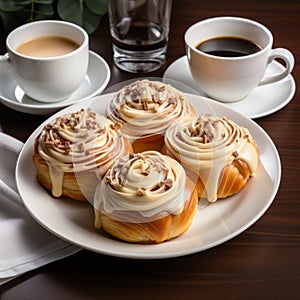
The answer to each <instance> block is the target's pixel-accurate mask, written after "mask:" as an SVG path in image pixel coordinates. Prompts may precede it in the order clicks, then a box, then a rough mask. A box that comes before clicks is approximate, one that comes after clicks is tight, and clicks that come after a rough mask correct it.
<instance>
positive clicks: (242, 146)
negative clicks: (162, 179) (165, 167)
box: [163, 115, 260, 202]
mask: <svg viewBox="0 0 300 300" xmlns="http://www.w3.org/2000/svg"><path fill="white" fill-rule="evenodd" d="M163 153H165V154H168V155H170V156H171V157H173V158H176V160H178V161H180V162H181V164H182V165H183V167H184V168H185V170H186V172H187V174H188V176H189V177H190V178H194V179H195V180H194V181H195V182H196V188H197V192H198V197H205V198H207V199H208V201H210V202H214V201H216V200H217V199H218V198H225V197H227V196H230V195H233V194H235V193H237V192H239V191H240V190H241V189H242V188H243V187H244V186H245V185H246V183H247V181H248V180H249V178H250V177H252V176H254V174H255V171H256V169H257V166H258V164H259V156H260V155H259V151H258V147H257V144H256V142H255V141H254V139H253V138H252V136H251V134H250V133H249V130H248V129H246V128H244V127H243V126H239V125H237V124H236V123H234V122H233V121H231V120H228V119H227V118H218V117H213V116H211V115H200V116H199V117H198V118H194V119H193V120H190V121H187V122H185V123H184V124H179V123H177V124H176V123H174V124H173V125H171V126H170V127H169V128H168V130H167V132H166V136H165V147H164V150H163Z"/></svg>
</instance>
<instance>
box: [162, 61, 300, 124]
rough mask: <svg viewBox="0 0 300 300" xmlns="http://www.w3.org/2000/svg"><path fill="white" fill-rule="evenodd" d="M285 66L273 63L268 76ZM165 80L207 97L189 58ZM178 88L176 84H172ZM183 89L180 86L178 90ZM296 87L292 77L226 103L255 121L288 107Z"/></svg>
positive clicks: (175, 64)
mask: <svg viewBox="0 0 300 300" xmlns="http://www.w3.org/2000/svg"><path fill="white" fill-rule="evenodd" d="M282 69H283V66H282V65H281V64H280V63H278V62H276V61H273V62H272V63H271V64H270V65H269V66H268V68H267V71H266V75H267V76H268V75H271V74H276V73H279V72H280V71H282ZM163 77H164V79H171V80H172V81H173V80H174V81H178V82H179V83H184V84H185V85H187V86H188V87H190V88H192V89H193V90H195V92H196V93H198V94H200V95H202V96H205V93H204V92H203V91H202V90H201V89H200V88H199V87H198V85H197V83H196V82H195V81H194V79H193V78H192V75H191V73H190V70H189V67H188V61H187V57H186V56H183V57H181V58H179V59H177V60H176V61H175V62H173V63H172V64H171V65H170V66H169V67H168V68H167V70H166V71H165V73H164V76H163ZM172 85H175V86H176V82H175V83H174V82H172ZM180 87H182V85H180V84H179V86H178V88H180ZM295 90H296V86H295V81H294V78H293V77H292V75H289V76H288V77H287V78H285V79H283V80H281V81H279V82H276V83H273V84H269V85H265V86H261V87H257V88H256V89H255V90H254V91H252V92H251V93H250V94H249V95H248V96H247V97H246V98H245V99H243V100H241V101H237V102H233V103H225V104H226V105H228V106H229V107H231V108H232V109H234V110H236V111H238V112H240V113H242V114H244V115H246V116H247V117H249V118H252V119H255V118H259V117H263V116H266V115H270V114H272V113H274V112H276V111H278V110H280V109H281V108H283V107H284V106H285V105H287V104H288V103H289V102H290V101H291V100H292V98H293V96H294V94H295Z"/></svg>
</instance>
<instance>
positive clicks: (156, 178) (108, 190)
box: [94, 151, 186, 223]
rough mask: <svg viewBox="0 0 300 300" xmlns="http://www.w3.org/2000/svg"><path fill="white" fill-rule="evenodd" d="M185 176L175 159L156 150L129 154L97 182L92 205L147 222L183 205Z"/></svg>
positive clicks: (116, 216)
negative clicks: (100, 181) (99, 182)
mask: <svg viewBox="0 0 300 300" xmlns="http://www.w3.org/2000/svg"><path fill="white" fill-rule="evenodd" d="M185 184H186V175H185V171H184V169H183V168H182V166H181V165H180V164H179V163H178V162H177V161H175V160H174V159H172V158H170V157H167V156H165V155H162V154H161V153H159V152H156V151H145V152H142V153H137V154H129V155H127V156H125V157H124V158H122V159H121V160H120V161H119V162H117V163H115V164H114V165H113V166H112V168H110V169H109V170H108V171H107V173H106V175H105V177H104V180H103V181H102V183H101V184H99V185H98V187H97V189H96V192H95V198H94V206H95V208H96V209H97V210H98V211H100V212H102V213H104V214H106V215H109V216H110V217H112V218H114V219H117V220H121V221H128V222H138V223H140V222H146V221H149V220H153V219H154V218H161V217H163V216H165V215H166V214H175V215H177V214H180V213H181V212H182V210H183V208H184V202H185V199H186V195H185V188H184V187H185Z"/></svg>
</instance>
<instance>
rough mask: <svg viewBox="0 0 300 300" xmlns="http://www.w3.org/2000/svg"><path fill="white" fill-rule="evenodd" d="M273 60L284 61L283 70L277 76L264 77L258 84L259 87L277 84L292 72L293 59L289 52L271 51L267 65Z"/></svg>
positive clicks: (282, 50)
mask: <svg viewBox="0 0 300 300" xmlns="http://www.w3.org/2000/svg"><path fill="white" fill-rule="evenodd" d="M275 59H282V60H283V61H284V63H285V68H284V70H283V71H282V72H281V73H279V74H276V75H273V76H266V77H264V78H263V79H262V81H261V82H260V83H259V86H261V85H265V84H269V83H273V82H277V81H279V80H281V79H283V78H285V77H286V76H288V75H289V74H290V73H291V72H292V70H293V68H294V64H295V59H294V56H293V54H292V53H291V52H290V51H289V50H287V49H285V48H276V49H272V50H271V52H270V54H269V58H268V64H270V63H271V62H272V61H273V60H275Z"/></svg>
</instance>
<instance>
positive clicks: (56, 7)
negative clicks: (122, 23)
mask: <svg viewBox="0 0 300 300" xmlns="http://www.w3.org/2000/svg"><path fill="white" fill-rule="evenodd" d="M108 1H109V0H0V16H1V29H2V30H3V31H5V32H9V31H11V30H13V29H14V28H16V27H18V26H20V25H22V24H24V23H27V22H32V21H37V20H46V19H48V20H49V19H61V20H64V21H68V22H72V23H75V24H78V25H80V26H81V27H83V28H84V29H85V30H86V31H87V32H88V33H89V34H90V33H92V32H94V31H95V30H96V29H97V27H98V26H99V23H100V20H101V17H102V16H103V15H104V14H105V13H106V12H107V2H108Z"/></svg>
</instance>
